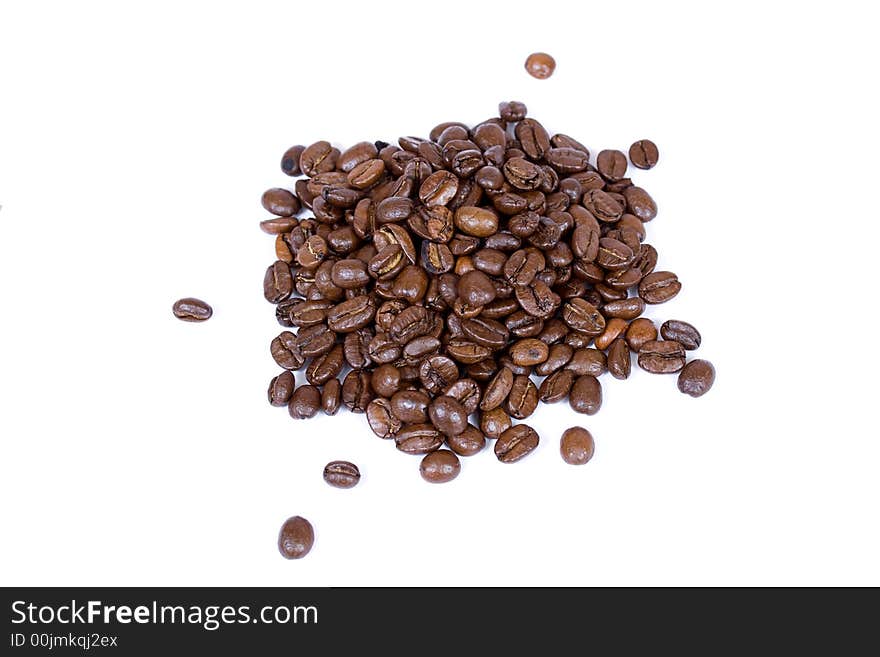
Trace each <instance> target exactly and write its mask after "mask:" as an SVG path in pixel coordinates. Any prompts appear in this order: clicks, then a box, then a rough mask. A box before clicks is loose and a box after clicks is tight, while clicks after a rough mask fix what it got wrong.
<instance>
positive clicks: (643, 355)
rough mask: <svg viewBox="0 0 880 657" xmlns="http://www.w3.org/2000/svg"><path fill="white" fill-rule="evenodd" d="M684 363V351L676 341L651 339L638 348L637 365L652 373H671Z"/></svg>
mask: <svg viewBox="0 0 880 657" xmlns="http://www.w3.org/2000/svg"><path fill="white" fill-rule="evenodd" d="M684 364H685V352H684V347H682V346H681V345H680V344H679V343H678V342H674V341H672V340H651V341H650V342H646V343H645V344H643V345H642V348H641V349H639V367H641V368H642V369H643V370H645V371H646V372H651V373H652V374H672V373H673V372H678V371H679V370H681V368H683V367H684Z"/></svg>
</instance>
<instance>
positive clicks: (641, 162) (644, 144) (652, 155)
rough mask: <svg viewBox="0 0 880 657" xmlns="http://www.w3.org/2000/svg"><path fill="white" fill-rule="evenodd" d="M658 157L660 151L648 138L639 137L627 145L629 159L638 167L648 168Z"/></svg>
mask: <svg viewBox="0 0 880 657" xmlns="http://www.w3.org/2000/svg"><path fill="white" fill-rule="evenodd" d="M659 159H660V152H659V151H658V150H657V146H656V144H654V142H653V141H651V140H650V139H640V140H639V141H637V142H635V143H633V145H632V146H630V147H629V161H630V162H632V163H633V166H635V167H638V168H639V169H650V168H652V167H653V166H654V165H656V164H657V161H658V160H659Z"/></svg>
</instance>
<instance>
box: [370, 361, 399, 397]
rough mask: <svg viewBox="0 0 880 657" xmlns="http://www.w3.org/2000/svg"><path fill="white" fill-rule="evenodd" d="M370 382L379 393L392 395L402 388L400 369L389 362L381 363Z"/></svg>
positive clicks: (386, 395)
mask: <svg viewBox="0 0 880 657" xmlns="http://www.w3.org/2000/svg"><path fill="white" fill-rule="evenodd" d="M370 383H371V385H372V386H373V391H374V392H375V393H376V394H377V395H381V396H382V397H391V396H392V395H394V393H396V392H397V391H398V390H399V389H400V383H401V379H400V370H399V369H397V368H396V367H395V366H394V365H390V364H387V363H386V364H384V365H379V366H378V367H377V368H376V369H375V370H373V374H372V377H371V379H370Z"/></svg>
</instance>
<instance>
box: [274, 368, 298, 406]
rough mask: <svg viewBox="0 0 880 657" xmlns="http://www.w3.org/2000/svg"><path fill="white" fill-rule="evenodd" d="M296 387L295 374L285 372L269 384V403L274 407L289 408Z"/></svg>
mask: <svg viewBox="0 0 880 657" xmlns="http://www.w3.org/2000/svg"><path fill="white" fill-rule="evenodd" d="M295 387H296V382H295V381H294V378H293V373H291V372H289V371H287V370H285V371H283V372H282V373H281V374H279V375H278V376H276V377H275V378H273V379H272V381H271V382H270V383H269V403H270V404H272V406H287V403H288V402H289V401H290V397H291V395H293V391H294V388H295Z"/></svg>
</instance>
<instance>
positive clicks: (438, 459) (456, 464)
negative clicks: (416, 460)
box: [419, 449, 461, 484]
mask: <svg viewBox="0 0 880 657" xmlns="http://www.w3.org/2000/svg"><path fill="white" fill-rule="evenodd" d="M419 472H420V473H421V475H422V479H424V480H425V481H427V482H428V483H430V484H445V483H446V482H448V481H452V480H453V479H455V478H456V477H457V476H458V473H459V472H461V462H460V461H459V460H458V457H457V456H456V455H455V453H454V452H451V451H449V450H448V449H438V450H437V451H436V452H431V453H430V454H426V455H425V457H424V458H423V459H422V462H421V464H420V465H419Z"/></svg>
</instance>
